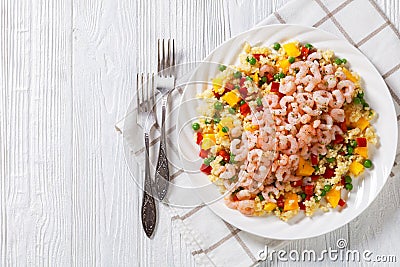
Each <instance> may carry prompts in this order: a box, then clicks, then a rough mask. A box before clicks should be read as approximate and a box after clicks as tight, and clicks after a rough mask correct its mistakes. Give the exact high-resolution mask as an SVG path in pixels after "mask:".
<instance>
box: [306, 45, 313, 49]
mask: <svg viewBox="0 0 400 267" xmlns="http://www.w3.org/2000/svg"><path fill="white" fill-rule="evenodd" d="M305 47H306V48H308V49H312V48H313V46H312V44H306V45H305Z"/></svg>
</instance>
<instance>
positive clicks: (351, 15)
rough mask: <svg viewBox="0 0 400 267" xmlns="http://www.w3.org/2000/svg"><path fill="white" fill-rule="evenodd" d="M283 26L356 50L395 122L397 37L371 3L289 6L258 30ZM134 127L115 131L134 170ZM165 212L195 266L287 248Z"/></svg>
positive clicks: (178, 211) (297, 0) (201, 218)
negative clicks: (381, 82) (386, 95)
mask: <svg viewBox="0 0 400 267" xmlns="http://www.w3.org/2000/svg"><path fill="white" fill-rule="evenodd" d="M299 10H301V12H299ZM304 14H307V15H304ZM285 23H290V24H302V25H306V26H313V27H316V28H320V29H322V30H325V31H328V32H331V33H334V34H336V35H337V36H338V37H341V38H343V39H345V40H347V41H348V42H350V43H351V44H352V45H354V46H355V47H356V48H358V49H359V50H361V51H362V52H363V53H364V54H365V55H366V56H367V57H368V58H369V59H370V60H371V61H372V63H374V65H375V66H376V67H377V69H378V70H379V71H380V73H381V74H382V77H383V78H384V79H385V81H386V83H387V84H388V87H389V90H390V93H391V95H392V97H393V99H394V103H395V108H396V112H397V115H398V116H397V118H398V121H399V120H400V115H399V114H400V98H399V96H400V34H399V31H398V30H397V29H396V28H395V27H394V26H393V25H392V24H391V23H390V21H389V19H388V18H387V17H386V16H385V14H384V13H383V12H382V11H381V10H380V9H379V7H378V6H377V4H376V3H375V2H374V1H373V0H355V1H351V0H346V1H343V0H340V1H339V0H293V1H290V2H289V3H288V4H286V5H285V6H284V7H283V8H281V9H280V10H278V11H276V12H275V13H274V14H272V15H271V16H269V17H268V18H266V19H265V20H264V21H262V22H261V23H260V24H258V26H265V25H269V24H285ZM181 93H182V91H180V90H177V91H175V92H174V93H173V95H172V99H174V98H177V99H178V98H179V94H181ZM172 101H174V100H172ZM132 110H133V109H132ZM132 114H133V113H132ZM132 114H131V115H132ZM134 121H135V120H134V117H131V118H129V119H128V118H125V119H124V120H123V121H121V122H119V123H118V124H117V125H116V126H117V129H120V130H122V131H121V132H123V135H124V141H125V142H127V143H132V144H131V145H132V147H131V151H130V155H132V158H133V159H131V164H136V165H137V167H138V168H137V169H138V170H139V169H140V168H139V167H140V166H139V164H138V162H141V159H140V156H141V154H143V148H142V147H137V146H136V147H135V145H134V144H133V143H134V142H132V141H133V140H134V139H135V137H137V131H136V130H137V128H135V125H134ZM170 127H171V128H170V129H169V130H168V131H169V133H173V132H174V131H175V130H176V129H175V127H174V125H170ZM156 135H157V133H156ZM174 135H175V136H176V134H171V135H170V136H174ZM157 141H158V139H157V138H155V139H154V141H153V142H152V145H153V150H154V151H156V149H155V148H154V147H158V145H157ZM169 141H170V142H171V145H170V146H169V148H170V151H169V157H170V159H171V160H172V161H174V160H175V158H177V157H178V156H177V155H176V154H177V151H176V150H175V149H174V146H173V145H172V142H174V141H173V140H169ZM174 143H175V144H176V142H174ZM153 154H154V153H153ZM128 158H129V155H128ZM129 161H130V160H129V159H128V164H129ZM176 166H178V165H176ZM172 173H173V174H172V178H173V179H174V180H173V181H174V183H178V184H179V183H184V181H183V179H182V180H180V178H181V176H183V175H181V174H182V173H183V171H182V170H181V169H179V168H175V167H172ZM392 175H393V173H392ZM139 176H140V175H139ZM165 208H167V206H165ZM168 210H169V211H170V213H171V218H172V221H173V222H174V223H175V224H176V225H179V226H180V227H179V231H180V232H181V233H182V234H183V236H185V237H186V239H187V242H188V244H189V245H190V247H191V248H192V255H193V256H194V257H195V258H196V260H197V263H198V264H199V265H207V266H212V265H215V266H226V265H229V263H231V262H232V255H234V261H235V265H237V266H250V265H252V264H254V263H256V262H257V261H258V257H259V256H258V255H259V252H260V251H261V250H262V249H263V248H264V246H265V245H267V246H268V247H269V248H272V249H279V248H281V247H282V246H284V245H286V244H287V242H283V241H279V240H270V239H262V238H259V237H256V236H253V235H250V234H248V233H245V232H242V231H240V230H239V229H237V228H235V227H233V226H231V225H230V224H228V223H226V222H224V221H223V220H221V219H220V218H219V217H218V216H217V215H215V214H213V213H212V212H211V210H210V209H209V208H207V207H206V206H204V205H198V206H196V207H195V208H191V209H184V208H174V207H169V208H168Z"/></svg>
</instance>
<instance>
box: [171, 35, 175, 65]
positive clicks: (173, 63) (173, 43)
mask: <svg viewBox="0 0 400 267" xmlns="http://www.w3.org/2000/svg"><path fill="white" fill-rule="evenodd" d="M171 66H172V67H174V66H175V39H172V64H171Z"/></svg>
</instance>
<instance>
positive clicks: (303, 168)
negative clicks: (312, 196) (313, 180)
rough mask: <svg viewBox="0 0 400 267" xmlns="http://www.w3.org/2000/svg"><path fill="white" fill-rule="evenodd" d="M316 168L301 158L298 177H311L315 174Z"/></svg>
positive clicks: (297, 172)
mask: <svg viewBox="0 0 400 267" xmlns="http://www.w3.org/2000/svg"><path fill="white" fill-rule="evenodd" d="M313 172H314V168H313V166H312V165H311V164H310V163H309V162H307V161H306V160H305V159H303V158H302V157H300V160H299V167H298V168H297V170H296V175H297V176H310V175H311V174H313Z"/></svg>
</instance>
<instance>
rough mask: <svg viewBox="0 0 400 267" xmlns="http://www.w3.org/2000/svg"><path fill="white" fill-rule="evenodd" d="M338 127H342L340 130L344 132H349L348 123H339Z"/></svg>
mask: <svg viewBox="0 0 400 267" xmlns="http://www.w3.org/2000/svg"><path fill="white" fill-rule="evenodd" d="M338 126H339V127H340V129H342V131H343V132H347V125H346V121H343V122H341V123H339V124H338Z"/></svg>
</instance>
